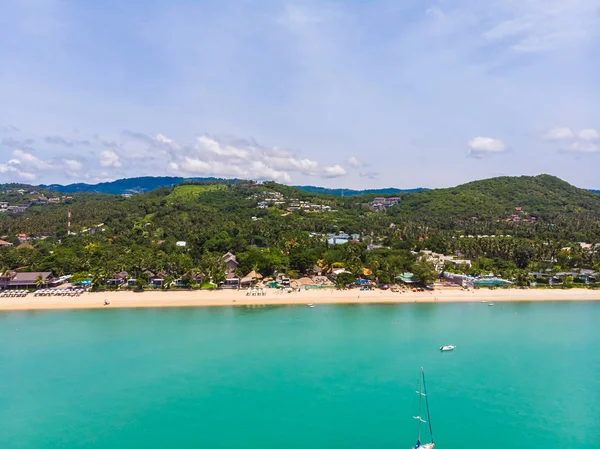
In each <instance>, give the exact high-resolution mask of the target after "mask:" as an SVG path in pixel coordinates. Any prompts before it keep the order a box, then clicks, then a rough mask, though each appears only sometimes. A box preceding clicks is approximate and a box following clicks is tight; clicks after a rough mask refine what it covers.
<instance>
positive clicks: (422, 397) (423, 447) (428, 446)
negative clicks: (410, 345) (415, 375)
mask: <svg viewBox="0 0 600 449" xmlns="http://www.w3.org/2000/svg"><path fill="white" fill-rule="evenodd" d="M417 394H418V395H419V414H418V415H417V416H413V418H414V419H416V420H417V421H418V423H419V424H418V428H417V443H416V444H415V445H414V446H413V449H433V448H434V447H435V442H434V441H433V430H432V428H431V416H430V414H429V401H428V399H427V388H426V387H425V371H424V370H423V368H421V373H420V376H419V391H417ZM423 402H424V403H425V411H426V412H427V421H426V420H424V419H423V418H422V414H423ZM422 424H428V427H429V440H430V442H429V443H423V442H421V427H422V426H421V425H422Z"/></svg>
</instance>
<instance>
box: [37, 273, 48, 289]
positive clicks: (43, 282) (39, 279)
mask: <svg viewBox="0 0 600 449" xmlns="http://www.w3.org/2000/svg"><path fill="white" fill-rule="evenodd" d="M44 285H46V280H45V279H44V278H43V277H42V275H41V274H40V275H38V276H37V277H36V278H35V286H36V287H37V288H42V287H43V286H44Z"/></svg>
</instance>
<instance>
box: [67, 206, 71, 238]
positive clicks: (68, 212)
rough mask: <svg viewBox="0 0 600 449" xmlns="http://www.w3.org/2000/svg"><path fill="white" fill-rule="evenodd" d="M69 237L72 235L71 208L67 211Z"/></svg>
mask: <svg viewBox="0 0 600 449" xmlns="http://www.w3.org/2000/svg"><path fill="white" fill-rule="evenodd" d="M67 235H71V208H70V207H69V208H68V209H67Z"/></svg>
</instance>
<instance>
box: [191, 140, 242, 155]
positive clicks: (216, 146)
mask: <svg viewBox="0 0 600 449" xmlns="http://www.w3.org/2000/svg"><path fill="white" fill-rule="evenodd" d="M196 144H197V149H198V150H200V151H208V152H210V153H214V154H216V155H218V156H226V157H237V158H239V159H247V158H248V156H249V155H250V152H249V151H248V149H244V148H236V147H234V146H232V145H221V143H220V142H218V141H216V140H215V139H211V138H210V137H207V136H200V137H198V138H197V139H196Z"/></svg>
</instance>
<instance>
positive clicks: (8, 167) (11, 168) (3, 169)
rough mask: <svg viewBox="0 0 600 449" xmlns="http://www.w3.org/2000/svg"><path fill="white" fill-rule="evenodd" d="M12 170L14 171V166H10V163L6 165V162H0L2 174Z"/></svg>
mask: <svg viewBox="0 0 600 449" xmlns="http://www.w3.org/2000/svg"><path fill="white" fill-rule="evenodd" d="M13 171H16V168H15V167H12V166H11V165H8V164H0V173H2V174H4V173H9V172H13Z"/></svg>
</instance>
